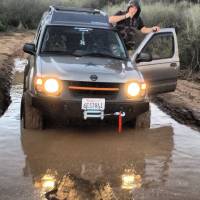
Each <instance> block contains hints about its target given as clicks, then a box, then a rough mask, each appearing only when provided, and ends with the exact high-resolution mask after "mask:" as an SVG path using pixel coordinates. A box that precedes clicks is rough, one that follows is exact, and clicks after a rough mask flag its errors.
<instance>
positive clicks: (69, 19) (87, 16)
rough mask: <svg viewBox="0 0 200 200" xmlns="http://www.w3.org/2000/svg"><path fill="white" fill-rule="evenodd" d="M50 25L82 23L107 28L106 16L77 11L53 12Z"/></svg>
mask: <svg viewBox="0 0 200 200" xmlns="http://www.w3.org/2000/svg"><path fill="white" fill-rule="evenodd" d="M52 23H80V24H82V23H83V24H92V25H95V24H96V25H102V26H109V22H108V17H107V16H104V15H101V14H98V15H97V14H92V13H88V12H77V11H69V12H67V11H63V12H62V11H55V12H54V13H53V16H52Z"/></svg>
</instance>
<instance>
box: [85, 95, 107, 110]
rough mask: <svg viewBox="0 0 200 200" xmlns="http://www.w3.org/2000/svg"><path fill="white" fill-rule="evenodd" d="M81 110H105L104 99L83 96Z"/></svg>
mask: <svg viewBox="0 0 200 200" xmlns="http://www.w3.org/2000/svg"><path fill="white" fill-rule="evenodd" d="M82 110H105V99H97V98H83V99H82Z"/></svg>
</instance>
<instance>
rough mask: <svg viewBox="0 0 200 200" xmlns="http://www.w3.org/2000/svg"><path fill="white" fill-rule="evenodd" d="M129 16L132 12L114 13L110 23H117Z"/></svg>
mask: <svg viewBox="0 0 200 200" xmlns="http://www.w3.org/2000/svg"><path fill="white" fill-rule="evenodd" d="M129 17H131V16H130V13H126V14H123V15H113V16H110V17H109V23H111V24H116V23H118V22H120V21H122V20H125V19H127V18H129Z"/></svg>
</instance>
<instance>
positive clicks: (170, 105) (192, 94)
mask: <svg viewBox="0 0 200 200" xmlns="http://www.w3.org/2000/svg"><path fill="white" fill-rule="evenodd" d="M153 101H154V102H155V103H156V104H157V105H159V107H160V108H161V109H162V110H164V111H165V112H167V113H169V114H170V115H171V116H172V117H173V118H175V119H176V120H177V121H179V122H180V123H184V124H188V125H193V126H197V127H199V128H200V83H198V82H189V81H186V80H179V81H178V84H177V89H176V91H175V92H173V93H168V94H162V95H158V96H157V97H155V98H153Z"/></svg>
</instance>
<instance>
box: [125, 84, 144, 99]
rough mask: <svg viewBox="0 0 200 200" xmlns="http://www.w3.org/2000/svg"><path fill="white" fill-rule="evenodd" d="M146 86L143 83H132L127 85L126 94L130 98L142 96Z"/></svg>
mask: <svg viewBox="0 0 200 200" xmlns="http://www.w3.org/2000/svg"><path fill="white" fill-rule="evenodd" d="M146 89H147V86H146V84H145V83H142V84H140V83H137V82H132V83H129V84H128V88H127V92H128V95H129V96H130V97H138V96H144V95H145V93H146Z"/></svg>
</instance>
